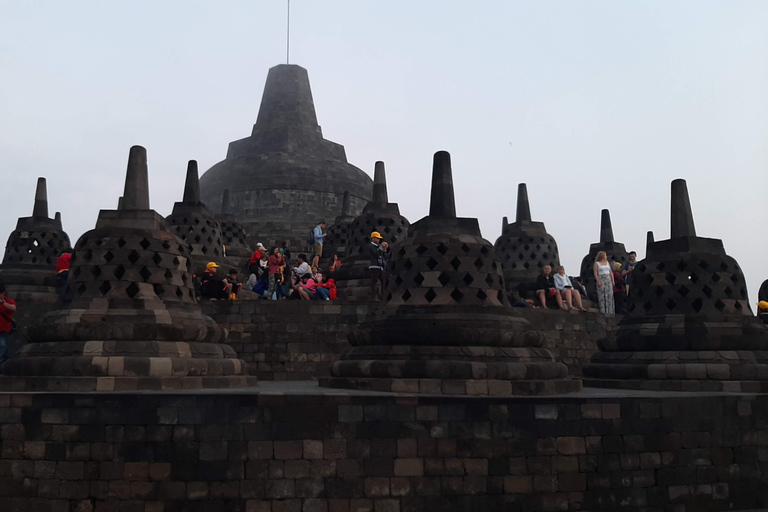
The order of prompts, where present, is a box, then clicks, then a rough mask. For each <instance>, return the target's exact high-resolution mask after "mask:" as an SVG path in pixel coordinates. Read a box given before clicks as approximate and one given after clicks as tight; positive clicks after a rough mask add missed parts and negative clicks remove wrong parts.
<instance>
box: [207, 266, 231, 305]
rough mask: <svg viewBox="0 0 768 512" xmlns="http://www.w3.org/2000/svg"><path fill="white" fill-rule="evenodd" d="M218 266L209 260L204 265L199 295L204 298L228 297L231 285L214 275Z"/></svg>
mask: <svg viewBox="0 0 768 512" xmlns="http://www.w3.org/2000/svg"><path fill="white" fill-rule="evenodd" d="M218 268H219V266H218V265H217V264H216V263H215V262H213V261H211V262H210V263H208V265H206V266H205V272H203V277H202V279H201V283H200V296H201V297H202V298H204V299H224V300H226V299H228V298H229V293H230V292H231V290H232V285H231V284H229V282H228V281H227V280H226V279H224V278H223V277H219V276H217V275H216V271H217V270H218Z"/></svg>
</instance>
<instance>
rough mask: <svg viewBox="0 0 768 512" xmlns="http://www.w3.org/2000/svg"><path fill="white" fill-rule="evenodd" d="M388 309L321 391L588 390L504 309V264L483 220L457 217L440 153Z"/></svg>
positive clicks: (355, 341)
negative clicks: (426, 204)
mask: <svg viewBox="0 0 768 512" xmlns="http://www.w3.org/2000/svg"><path fill="white" fill-rule="evenodd" d="M388 272H389V283H388V286H387V291H386V294H385V298H384V302H383V303H382V306H381V309H380V310H379V311H378V312H377V314H376V315H375V316H373V317H372V318H370V319H369V320H367V321H365V322H364V323H363V325H362V326H361V329H360V331H359V332H358V333H357V334H355V335H353V336H350V342H351V343H352V345H354V348H353V349H352V350H350V351H349V352H348V353H347V354H345V355H344V356H342V359H341V360H340V361H337V362H336V363H334V364H333V366H332V367H331V377H329V378H325V379H321V381H320V382H321V385H323V386H328V387H336V388H354V389H365V390H375V391H395V392H410V393H425V394H449V395H498V396H504V395H547V394H559V393H567V392H573V391H577V390H579V389H581V381H579V380H572V379H569V378H568V377H567V373H568V370H567V368H566V367H565V365H563V364H561V363H556V362H555V361H554V359H553V357H552V355H551V353H550V352H549V351H548V350H547V349H545V348H542V344H543V337H542V336H541V335H540V334H539V333H537V332H533V331H532V330H529V325H528V322H527V321H526V320H524V319H523V318H521V317H519V316H516V315H515V314H514V311H513V309H512V308H510V307H508V306H505V305H504V279H503V275H502V270H501V265H500V264H499V261H498V258H497V257H496V253H495V251H494V248H493V246H492V245H491V244H490V242H488V241H486V240H485V239H483V238H482V236H481V234H480V229H479V226H478V223H477V219H467V218H457V217H456V210H455V204H454V196H453V180H452V176H451V166H450V155H449V154H448V153H446V152H438V153H437V154H435V161H434V169H433V176H432V199H431V205H430V214H429V215H428V216H427V217H425V218H424V219H422V220H420V221H419V222H417V223H415V224H413V225H412V226H411V228H410V231H409V235H408V237H407V238H405V239H404V240H402V241H400V242H399V243H398V246H397V247H395V248H394V249H393V255H392V259H391V261H390V266H389V268H388Z"/></svg>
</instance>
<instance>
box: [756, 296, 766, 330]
mask: <svg viewBox="0 0 768 512" xmlns="http://www.w3.org/2000/svg"><path fill="white" fill-rule="evenodd" d="M757 318H759V319H760V320H762V321H763V323H766V324H768V301H765V300H761V301H760V302H758V303H757Z"/></svg>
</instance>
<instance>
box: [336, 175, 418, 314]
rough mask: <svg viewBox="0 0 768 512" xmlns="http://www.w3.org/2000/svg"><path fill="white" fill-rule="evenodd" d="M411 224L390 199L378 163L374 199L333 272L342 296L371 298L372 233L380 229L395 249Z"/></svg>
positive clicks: (351, 232) (353, 227)
mask: <svg viewBox="0 0 768 512" xmlns="http://www.w3.org/2000/svg"><path fill="white" fill-rule="evenodd" d="M409 226H410V223H409V222H408V219H406V218H405V217H403V216H402V215H400V208H399V206H398V205H397V203H390V202H389V195H388V193H387V175H386V171H385V170H384V162H376V164H375V165H374V178H373V195H372V197H371V202H370V203H368V204H367V205H366V206H365V208H363V213H361V214H360V215H359V216H358V217H356V218H355V220H354V221H353V222H352V225H351V226H350V228H349V239H348V241H347V250H346V257H345V258H344V260H343V264H342V266H341V268H340V269H339V270H338V271H337V272H335V273H334V278H335V280H336V284H337V286H338V287H339V293H340V294H342V296H343V297H345V298H347V299H350V300H353V301H367V300H369V299H370V297H369V295H370V291H369V290H370V280H369V278H368V266H369V265H370V263H371V258H370V256H369V253H368V247H369V246H370V245H371V233H372V232H374V231H378V232H379V233H381V236H383V237H384V241H385V242H387V243H388V244H389V245H390V248H394V247H396V246H397V244H398V243H399V242H400V241H401V240H403V239H404V238H405V236H406V235H407V234H408V227H409Z"/></svg>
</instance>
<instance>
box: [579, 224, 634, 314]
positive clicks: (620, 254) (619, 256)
mask: <svg viewBox="0 0 768 512" xmlns="http://www.w3.org/2000/svg"><path fill="white" fill-rule="evenodd" d="M600 251H605V252H606V254H607V255H608V262H609V263H612V262H616V261H617V262H619V263H621V264H622V265H623V264H624V263H626V262H627V261H629V254H628V253H627V250H626V249H625V248H624V244H622V243H619V242H616V241H614V239H613V227H612V226H611V212H609V211H608V210H603V211H602V212H600V241H599V242H598V243H596V244H591V245H590V246H589V253H588V254H587V255H586V256H584V259H583V260H581V274H580V275H581V282H582V284H583V285H584V286H585V287H586V288H587V295H588V297H589V299H590V300H592V301H594V302H597V284H596V282H595V274H594V264H595V257H596V256H597V253H598V252H600Z"/></svg>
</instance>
